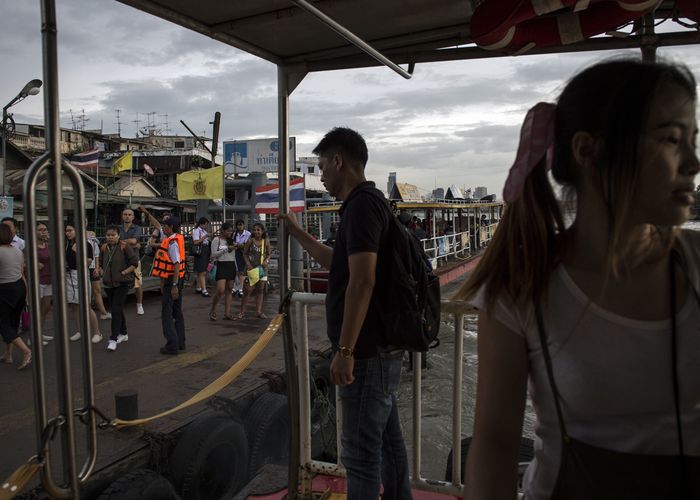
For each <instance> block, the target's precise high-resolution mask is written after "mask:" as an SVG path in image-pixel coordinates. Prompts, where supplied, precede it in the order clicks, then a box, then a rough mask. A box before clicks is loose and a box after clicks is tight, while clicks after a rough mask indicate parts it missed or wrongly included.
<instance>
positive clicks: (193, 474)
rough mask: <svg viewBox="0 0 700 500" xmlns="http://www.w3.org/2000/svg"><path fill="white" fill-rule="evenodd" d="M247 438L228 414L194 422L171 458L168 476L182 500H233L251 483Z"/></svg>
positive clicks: (211, 415)
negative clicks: (230, 499) (228, 499)
mask: <svg viewBox="0 0 700 500" xmlns="http://www.w3.org/2000/svg"><path fill="white" fill-rule="evenodd" d="M247 464H248V438H247V436H246V433H245V429H244V427H243V425H242V424H241V423H240V422H239V421H238V420H236V419H234V418H233V417H231V416H230V415H228V414H225V413H218V412H216V413H209V414H206V415H202V416H200V417H198V418H197V419H195V421H194V422H192V423H191V424H190V425H189V426H188V427H187V428H186V429H185V430H184V431H183V433H182V436H181V437H180V439H179V440H178V442H177V444H176V445H175V448H174V450H173V453H172V455H171V457H170V467H169V471H170V472H169V476H170V478H171V481H172V482H173V484H174V485H175V487H176V488H177V490H178V491H179V492H180V494H181V495H182V498H183V500H209V499H211V500H218V499H220V498H230V497H232V496H233V495H234V494H235V493H236V492H238V491H239V490H240V489H241V488H243V487H244V486H245V484H246V482H247V481H248V469H247Z"/></svg>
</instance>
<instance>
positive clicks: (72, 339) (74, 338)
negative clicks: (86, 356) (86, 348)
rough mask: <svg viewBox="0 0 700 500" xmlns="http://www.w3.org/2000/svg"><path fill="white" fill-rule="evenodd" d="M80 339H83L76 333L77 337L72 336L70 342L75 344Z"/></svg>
mask: <svg viewBox="0 0 700 500" xmlns="http://www.w3.org/2000/svg"><path fill="white" fill-rule="evenodd" d="M80 337H81V335H80V332H75V335H71V336H70V340H71V342H75V341H76V340H80Z"/></svg>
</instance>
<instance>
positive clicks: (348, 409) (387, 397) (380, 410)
mask: <svg viewBox="0 0 700 500" xmlns="http://www.w3.org/2000/svg"><path fill="white" fill-rule="evenodd" d="M402 358H403V352H398V353H392V354H386V355H382V356H379V357H376V358H369V359H356V360H355V366H354V370H353V376H354V377H355V381H354V382H353V383H352V384H350V385H348V386H342V387H339V388H338V390H339V394H340V400H341V403H342V411H343V433H342V438H341V439H342V444H343V451H342V454H341V459H342V462H343V465H344V466H345V469H346V470H347V475H348V496H347V498H348V500H373V499H377V498H378V497H379V489H380V485H384V493H383V495H382V499H383V500H410V499H412V498H413V497H412V496H411V485H410V481H409V476H408V458H407V456H406V445H405V444H404V442H403V436H402V435H401V424H400V422H399V412H398V408H397V404H396V391H397V390H398V387H399V379H400V375H401V360H402Z"/></svg>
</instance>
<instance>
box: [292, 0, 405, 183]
mask: <svg viewBox="0 0 700 500" xmlns="http://www.w3.org/2000/svg"><path fill="white" fill-rule="evenodd" d="M292 1H293V2H294V3H295V4H297V5H298V6H299V7H301V8H302V9H304V10H305V11H306V12H308V13H309V14H311V15H313V16H315V17H317V18H318V19H319V20H320V21H321V22H323V23H324V24H326V25H327V26H328V27H330V28H331V29H332V30H333V31H335V32H336V33H338V34H339V35H340V36H342V37H343V38H345V39H346V40H347V41H348V42H350V43H352V44H353V45H355V46H356V47H357V48H358V49H360V50H363V51H364V52H366V53H367V54H369V55H370V56H371V57H373V58H374V59H375V60H377V61H379V62H380V63H382V64H383V65H385V66H387V67H389V68H390V69H392V70H394V71H395V72H396V73H398V74H399V75H401V76H403V77H404V78H405V79H406V80H410V79H411V74H410V73H409V72H407V71H406V70H404V69H403V68H401V67H400V66H399V65H397V64H395V63H394V62H393V61H392V60H390V59H389V58H387V57H386V56H385V55H384V54H382V53H381V52H379V51H378V50H377V49H375V48H374V47H372V46H371V45H369V44H368V43H367V42H365V41H364V40H362V39H361V38H360V37H358V36H357V35H355V33H353V32H352V31H350V30H349V29H347V28H346V27H345V26H342V25H341V24H339V23H338V22H337V21H336V20H335V19H333V18H331V17H330V16H328V15H326V14H324V13H323V12H322V11H320V10H318V9H317V8H316V7H314V6H313V5H312V4H311V3H309V2H308V1H307V0H292ZM389 194H391V193H389Z"/></svg>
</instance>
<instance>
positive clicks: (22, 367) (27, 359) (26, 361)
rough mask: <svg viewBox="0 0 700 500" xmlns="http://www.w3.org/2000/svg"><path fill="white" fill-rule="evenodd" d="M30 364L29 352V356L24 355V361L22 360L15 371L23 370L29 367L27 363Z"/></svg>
mask: <svg viewBox="0 0 700 500" xmlns="http://www.w3.org/2000/svg"><path fill="white" fill-rule="evenodd" d="M31 362H32V353H31V351H30V352H29V354H25V355H24V359H23V360H22V364H21V365H19V368H17V369H18V370H24V369H25V368H26V367H27V366H29V363H31Z"/></svg>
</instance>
